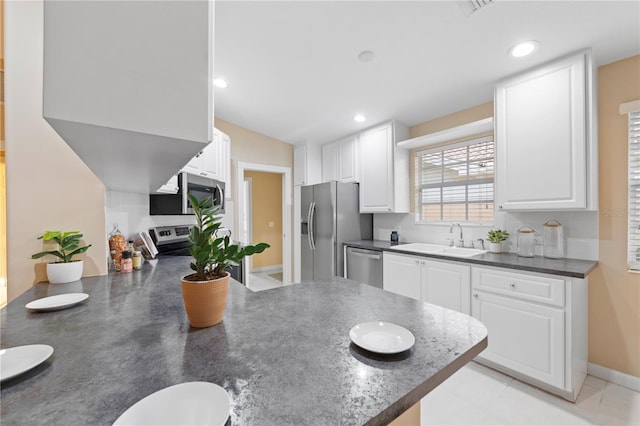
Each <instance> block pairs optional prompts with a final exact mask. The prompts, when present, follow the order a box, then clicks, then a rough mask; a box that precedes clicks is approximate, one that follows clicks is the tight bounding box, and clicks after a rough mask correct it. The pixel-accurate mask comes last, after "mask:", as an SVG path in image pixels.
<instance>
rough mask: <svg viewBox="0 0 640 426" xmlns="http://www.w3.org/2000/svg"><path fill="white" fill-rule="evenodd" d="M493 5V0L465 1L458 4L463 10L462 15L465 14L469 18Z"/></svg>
mask: <svg viewBox="0 0 640 426" xmlns="http://www.w3.org/2000/svg"><path fill="white" fill-rule="evenodd" d="M491 3H493V0H465V1H459V2H458V4H459V5H460V9H462V13H464V14H465V16H467V17H468V16H471V15H472V14H474V13H475V12H477V11H479V10H480V9H482V8H484V7H486V6H488V5H490V4H491Z"/></svg>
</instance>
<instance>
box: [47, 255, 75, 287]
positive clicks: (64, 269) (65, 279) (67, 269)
mask: <svg viewBox="0 0 640 426" xmlns="http://www.w3.org/2000/svg"><path fill="white" fill-rule="evenodd" d="M83 265H84V262H83V261H82V260H74V261H73V262H68V263H47V279H48V280H49V283H51V284H64V283H70V282H73V281H78V280H79V279H80V277H82V267H83Z"/></svg>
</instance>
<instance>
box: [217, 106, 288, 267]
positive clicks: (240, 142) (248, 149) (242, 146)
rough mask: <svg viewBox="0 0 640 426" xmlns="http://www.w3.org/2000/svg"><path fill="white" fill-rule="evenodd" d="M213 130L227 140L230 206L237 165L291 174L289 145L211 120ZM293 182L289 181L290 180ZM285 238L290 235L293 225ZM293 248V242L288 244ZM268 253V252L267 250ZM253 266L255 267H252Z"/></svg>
mask: <svg viewBox="0 0 640 426" xmlns="http://www.w3.org/2000/svg"><path fill="white" fill-rule="evenodd" d="M215 127H216V128H217V129H219V130H221V131H223V132H224V133H226V134H228V135H229V136H230V137H231V169H232V172H231V185H232V194H231V198H232V202H234V204H237V203H235V197H236V188H237V186H236V185H237V179H236V173H235V170H236V168H237V165H238V162H239V161H242V162H246V163H256V164H266V165H271V166H279V167H289V168H290V169H291V170H292V171H293V145H290V144H288V143H285V142H282V141H280V140H278V139H274V138H271V137H269V136H266V135H263V134H261V133H257V132H254V131H252V130H249V129H245V128H243V127H240V126H237V125H235V124H233V123H230V122H228V121H224V120H221V119H219V118H216V119H215ZM292 180H293V179H292ZM291 185H292V187H291V193H292V194H293V182H292V183H291ZM289 214H290V217H292V218H293V202H292V203H291V212H290V213H289ZM234 216H235V217H234V219H233V222H234V226H233V232H234V235H239V232H238V226H237V224H238V215H237V212H235V215H234ZM289 235H293V221H292V224H291V229H290V230H289ZM292 245H293V242H292ZM269 250H272V249H269ZM293 259H294V257H293V252H292V254H291V260H290V263H291V268H292V271H291V273H292V276H293V263H294V262H293ZM254 266H255V265H254Z"/></svg>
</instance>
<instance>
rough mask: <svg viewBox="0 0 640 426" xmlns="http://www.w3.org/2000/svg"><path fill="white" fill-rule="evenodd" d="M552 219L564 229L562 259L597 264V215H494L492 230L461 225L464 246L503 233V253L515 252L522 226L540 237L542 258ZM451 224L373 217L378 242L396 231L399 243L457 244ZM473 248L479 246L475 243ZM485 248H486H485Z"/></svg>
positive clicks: (406, 217)
mask: <svg viewBox="0 0 640 426" xmlns="http://www.w3.org/2000/svg"><path fill="white" fill-rule="evenodd" d="M551 219H555V220H557V221H558V222H560V223H561V224H562V225H563V228H564V237H565V243H566V246H565V257H568V258H573V259H587V260H598V212H518V213H514V212H496V213H495V214H494V225H493V226H479V225H470V224H465V223H461V225H462V229H463V234H464V235H463V236H464V240H465V245H469V244H470V243H471V241H474V242H475V241H476V240H477V239H478V238H482V239H484V240H486V238H487V232H488V231H489V230H490V229H492V228H501V229H506V230H507V231H508V232H509V234H510V235H511V236H510V237H509V240H508V241H507V245H506V246H505V250H506V251H509V252H513V253H515V252H516V232H517V230H518V228H519V227H521V226H523V225H528V226H531V227H532V228H533V229H535V230H536V232H537V233H538V234H539V237H537V238H536V239H537V243H536V255H542V230H543V224H544V223H545V222H546V221H548V220H551ZM450 226H451V223H443V224H438V225H424V224H416V223H415V219H414V215H413V214H412V213H409V214H397V213H377V214H374V215H373V235H374V238H375V239H378V240H389V239H390V235H391V231H398V234H399V236H400V242H402V243H406V242H417V243H431V244H445V245H448V244H449V239H450V238H453V239H454V241H455V242H457V240H458V238H459V230H458V229H457V227H456V229H454V230H453V234H450V233H449V228H450ZM475 244H476V247H477V246H478V243H477V242H476V243H475ZM487 248H488V246H487Z"/></svg>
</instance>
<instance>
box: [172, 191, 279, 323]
mask: <svg viewBox="0 0 640 426" xmlns="http://www.w3.org/2000/svg"><path fill="white" fill-rule="evenodd" d="M188 197H189V202H190V203H191V206H192V207H193V213H194V214H195V216H196V225H195V226H194V227H193V228H191V232H190V233H189V241H190V242H191V244H192V246H191V250H190V254H191V256H192V257H193V262H191V269H193V271H194V272H193V273H192V274H189V275H187V276H185V277H183V278H182V280H181V285H182V298H183V300H184V307H185V310H186V311H187V317H188V318H189V323H190V324H191V326H192V327H197V328H203V327H210V326H212V325H216V324H218V323H220V322H221V321H222V316H223V315H224V310H225V308H226V306H227V293H228V291H229V272H227V271H226V268H227V266H229V265H238V264H239V263H240V261H241V260H242V259H243V258H244V257H245V256H251V255H253V254H256V253H262V252H263V251H264V250H265V249H267V248H268V247H270V246H269V244H266V243H259V244H256V245H255V246H252V245H247V246H243V247H240V246H239V245H237V244H231V243H230V240H229V236H228V235H227V236H225V237H217V236H216V231H217V230H218V229H219V228H220V223H221V222H220V219H219V218H218V217H216V214H217V212H218V210H219V208H218V207H217V206H213V204H212V201H211V199H210V198H204V199H202V200H198V199H197V198H196V197H194V196H193V195H191V194H189V195H188Z"/></svg>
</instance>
